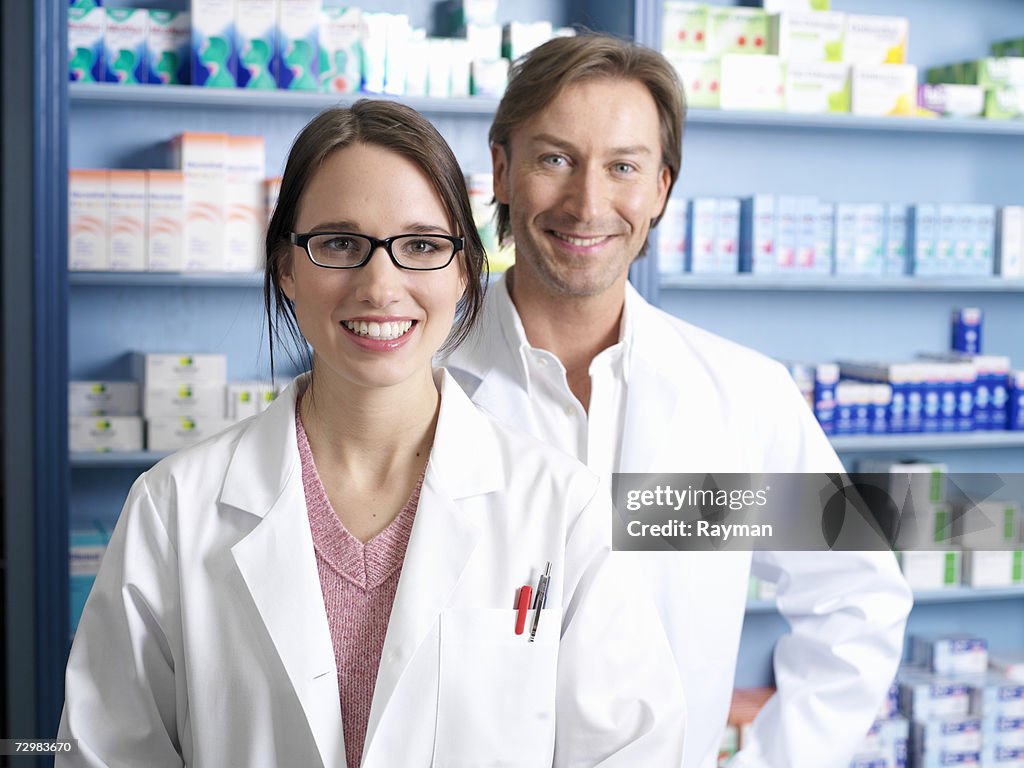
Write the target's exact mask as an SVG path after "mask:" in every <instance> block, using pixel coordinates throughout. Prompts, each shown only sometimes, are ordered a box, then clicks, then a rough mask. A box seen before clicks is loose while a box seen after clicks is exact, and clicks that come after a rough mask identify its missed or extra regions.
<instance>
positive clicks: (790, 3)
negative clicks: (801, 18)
mask: <svg viewBox="0 0 1024 768" xmlns="http://www.w3.org/2000/svg"><path fill="white" fill-rule="evenodd" d="M761 5H762V7H763V8H764V10H765V13H782V12H783V11H797V12H801V11H827V10H829V8H831V7H832V4H831V0H763V2H762V3H761Z"/></svg>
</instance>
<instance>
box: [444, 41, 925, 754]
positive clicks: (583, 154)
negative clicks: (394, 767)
mask: <svg viewBox="0 0 1024 768" xmlns="http://www.w3.org/2000/svg"><path fill="white" fill-rule="evenodd" d="M684 111H685V108H684V105H683V103H682V98H681V88H680V85H679V83H678V80H677V79H676V77H675V74H674V72H673V70H672V68H671V66H670V65H668V63H667V62H666V61H665V60H664V59H663V58H662V57H661V56H660V55H658V54H657V53H654V52H652V51H649V50H646V49H643V48H640V47H638V46H635V45H632V44H630V43H625V42H622V41H619V40H616V39H614V38H609V37H605V36H601V35H586V36H581V37H576V38H559V39H556V40H553V41H551V42H549V43H547V44H545V45H544V46H541V47H540V48H538V49H536V50H535V51H534V52H533V53H531V54H530V55H529V56H527V57H526V58H525V59H524V60H522V61H520V62H519V63H517V64H516V66H514V67H513V71H512V76H511V78H510V82H509V86H508V89H507V91H506V94H505V97H504V98H503V99H502V102H501V104H500V105H499V107H498V111H497V114H496V115H495V119H494V123H493V125H492V127H491V131H490V141H491V153H492V160H493V164H494V193H495V198H496V200H497V202H498V204H499V209H498V229H499V236H500V237H502V238H503V239H507V238H509V236H510V235H511V237H512V238H513V239H514V241H515V247H516V266H515V267H514V269H512V270H510V271H509V273H508V274H507V276H506V277H505V279H504V280H501V281H495V282H494V283H492V285H491V288H490V290H489V291H488V296H487V300H486V304H485V310H484V313H483V317H482V322H481V324H480V327H479V328H478V330H477V332H476V333H475V335H474V336H473V337H471V338H470V340H469V341H467V342H466V343H465V344H464V345H463V346H462V347H461V348H460V349H459V350H458V351H457V352H455V353H454V354H453V356H452V357H451V358H450V359H449V360H448V361H447V363H446V364H447V365H448V366H449V368H450V369H451V370H452V372H453V374H454V375H455V376H456V378H457V379H458V380H459V382H460V383H461V384H462V385H463V387H465V389H466V390H467V392H469V394H470V395H471V397H472V398H473V400H474V401H475V402H476V403H477V404H478V405H480V406H481V407H483V408H484V409H486V410H488V411H490V412H491V413H493V414H495V415H496V416H498V417H499V418H501V419H504V420H505V421H507V422H509V423H511V424H514V425H516V426H518V427H520V428H524V429H526V430H527V431H529V432H531V433H533V434H534V435H536V436H538V437H540V438H541V439H543V440H545V441H547V442H549V443H551V444H553V445H556V446H559V447H561V448H563V449H564V450H566V451H568V452H569V453H571V454H573V455H575V456H577V457H578V458H580V459H581V460H582V461H584V462H586V463H587V464H588V465H589V466H590V467H591V469H593V470H594V471H596V472H598V473H599V474H601V475H603V476H605V477H606V478H608V479H609V480H610V477H611V474H612V473H613V472H703V471H719V472H830V471H832V472H834V471H838V470H840V469H841V464H840V462H839V460H838V458H837V457H836V455H835V453H834V452H833V451H832V449H831V447H830V445H829V444H828V441H827V439H826V438H825V436H824V434H823V433H822V432H821V429H820V428H819V427H818V425H817V423H816V422H815V421H814V418H813V416H812V414H811V413H810V409H808V408H807V406H806V404H805V403H804V401H803V400H802V398H801V397H800V395H799V393H798V392H797V390H796V387H795V385H794V384H793V382H792V381H791V380H790V378H789V376H788V374H787V373H786V371H785V369H784V368H783V367H782V366H781V365H779V364H778V363H775V362H773V361H771V360H768V359H767V358H765V357H762V356H761V355H759V354H757V353H755V352H753V351H751V350H748V349H745V348H742V347H740V346H738V345H736V344H733V343H731V342H728V341H726V340H724V339H721V338H718V337H715V336H713V335H711V334H709V333H707V332H704V331H702V330H700V329H698V328H695V327H693V326H691V325H688V324H686V323H683V322H681V321H679V320H678V319H676V318H673V317H671V316H669V315H667V314H666V313H664V312H661V311H659V310H657V309H655V308H654V307H652V306H651V305H649V304H647V303H646V302H645V301H644V300H643V299H642V298H641V297H640V296H639V294H638V293H637V292H636V291H635V290H634V289H633V288H632V287H631V286H630V285H629V284H628V282H627V273H628V270H629V266H630V264H631V263H632V262H633V260H634V259H635V258H636V257H637V256H638V255H640V254H642V253H643V251H644V249H645V246H646V242H647V237H648V234H649V232H650V229H651V227H652V226H654V225H655V224H656V223H657V220H658V219H659V218H660V216H661V214H662V212H663V211H664V206H665V202H666V200H667V199H668V196H669V194H670V192H671V190H672V186H673V185H674V183H675V181H676V178H677V176H678V173H679V165H680V156H681V140H682V121H683V114H684ZM751 381H757V382H758V384H759V387H761V388H762V393H761V394H757V395H755V394H753V393H752V391H751V388H750V386H749V383H750V382H751ZM764 392H767V394H764ZM620 557H631V558H635V561H634V565H635V567H636V568H637V573H638V578H644V579H647V581H648V582H649V584H650V587H651V589H653V590H654V594H655V598H656V600H657V601H658V603H659V610H660V611H661V614H662V620H663V621H664V623H665V628H666V631H667V633H668V636H669V639H670V641H671V642H672V644H673V650H674V653H675V656H676V661H677V664H678V667H679V673H680V676H681V678H682V681H683V685H684V689H685V691H686V695H687V706H688V710H689V718H688V724H687V731H686V749H685V752H686V756H685V759H684V766H685V768H712V767H713V766H714V765H715V764H716V759H717V754H718V748H719V744H720V742H721V738H722V732H723V728H724V723H725V718H726V714H727V710H728V706H729V699H730V695H731V690H732V683H733V676H734V672H735V666H736V657H737V653H738V648H739V639H740V630H741V627H742V623H743V616H744V607H745V602H746V593H747V582H748V578H749V575H750V573H751V567H752V564H753V572H754V573H755V574H756V575H758V576H760V577H762V578H768V579H771V580H773V581H776V582H777V584H778V598H777V601H778V606H779V610H780V611H781V612H782V614H783V615H784V616H785V617H786V619H787V620H788V621H789V623H790V626H791V632H790V634H789V635H787V636H785V637H783V638H782V639H781V640H780V641H779V643H778V645H777V647H776V651H775V682H776V685H777V688H778V692H777V693H776V695H775V696H773V697H772V699H771V700H770V701H769V702H768V704H767V705H766V706H765V708H764V709H763V710H762V712H761V714H760V716H759V717H758V719H757V721H756V723H755V725H754V728H753V730H752V732H751V734H750V736H749V738H747V739H746V745H747V746H745V748H744V749H743V750H742V752H741V753H740V755H738V756H737V757H736V758H735V759H734V761H733V763H732V765H735V766H772V767H773V768H827V767H828V766H836V767H837V768H845V766H846V764H847V763H848V761H849V759H850V757H851V755H852V753H853V751H854V750H855V748H856V747H857V745H858V743H859V742H860V741H861V740H862V739H863V737H864V734H865V733H866V731H867V729H868V726H869V725H870V723H871V721H872V720H873V718H874V715H875V712H876V711H877V710H878V708H879V706H880V704H881V702H882V700H883V698H884V694H885V691H886V690H887V688H888V686H889V684H890V682H891V680H892V677H893V674H894V672H895V670H896V666H897V663H898V659H899V656H900V652H901V649H902V639H903V628H904V624H905V620H906V615H907V613H908V611H909V608H910V604H911V601H910V593H909V590H908V589H907V587H906V584H905V582H904V581H903V579H902V577H901V575H900V573H899V570H898V568H897V566H896V563H895V559H894V558H893V556H892V555H891V553H888V552H884V553H860V552H848V553H838V552H825V553H815V552H772V553H758V554H755V555H753V557H752V556H751V555H750V554H749V553H736V552H730V553H685V554H684V553H639V554H636V555H624V554H623V555H620Z"/></svg>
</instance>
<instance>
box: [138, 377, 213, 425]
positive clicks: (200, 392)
mask: <svg viewBox="0 0 1024 768" xmlns="http://www.w3.org/2000/svg"><path fill="white" fill-rule="evenodd" d="M224 392H225V385H224V384H220V383H213V384H172V385H163V386H161V385H155V384H153V385H149V386H147V387H146V388H145V389H144V390H143V393H142V415H143V416H144V417H145V418H147V419H156V418H170V417H180V416H188V417H191V418H193V419H209V418H214V419H223V418H226V414H225V401H224Z"/></svg>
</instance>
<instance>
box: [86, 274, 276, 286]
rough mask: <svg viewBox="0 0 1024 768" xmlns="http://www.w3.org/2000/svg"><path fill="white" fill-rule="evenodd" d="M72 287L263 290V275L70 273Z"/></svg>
mask: <svg viewBox="0 0 1024 768" xmlns="http://www.w3.org/2000/svg"><path fill="white" fill-rule="evenodd" d="M68 282H69V284H70V285H90V286H106V287H118V286H124V287H136V288H138V287H159V288H262V287H263V273H262V272H235V273H230V272H69V273H68Z"/></svg>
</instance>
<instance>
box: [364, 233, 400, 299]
mask: <svg viewBox="0 0 1024 768" xmlns="http://www.w3.org/2000/svg"><path fill="white" fill-rule="evenodd" d="M356 271H357V272H358V273H359V274H358V276H357V280H358V283H357V286H356V299H358V300H359V301H365V302H367V303H369V304H370V305H372V306H374V307H384V306H387V305H388V304H391V303H393V302H395V301H397V300H398V297H399V293H400V291H401V286H402V270H400V269H399V268H398V267H397V266H395V264H394V262H393V261H392V260H391V256H390V254H388V252H387V251H386V250H385V248H384V246H383V245H378V246H377V247H376V248H374V249H373V250H372V251H371V252H370V260H369V261H367V262H366V263H365V264H364V265H363V266H361V267H359V268H358V269H357V270H356Z"/></svg>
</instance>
